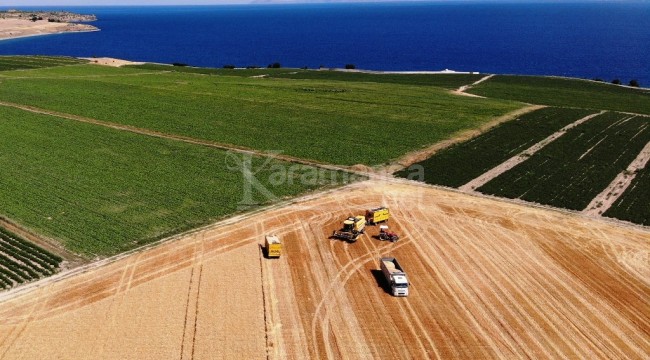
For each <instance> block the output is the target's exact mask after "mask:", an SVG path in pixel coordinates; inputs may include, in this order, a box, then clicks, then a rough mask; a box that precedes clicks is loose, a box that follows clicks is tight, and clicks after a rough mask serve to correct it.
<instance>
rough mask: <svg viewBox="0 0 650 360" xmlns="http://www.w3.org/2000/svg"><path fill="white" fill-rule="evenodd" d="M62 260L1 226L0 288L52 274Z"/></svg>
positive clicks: (10, 286)
mask: <svg viewBox="0 0 650 360" xmlns="http://www.w3.org/2000/svg"><path fill="white" fill-rule="evenodd" d="M62 261H63V259H62V258H60V257H59V256H57V255H54V254H52V253H50V252H48V251H47V250H45V249H43V248H41V247H38V246H36V245H34V244H32V243H30V242H28V241H25V240H23V239H22V238H20V237H19V236H17V235H16V234H13V233H11V232H9V231H6V230H4V229H2V228H0V290H4V289H9V288H12V287H14V286H16V285H19V284H22V283H24V282H28V281H32V280H38V279H40V278H42V277H45V276H49V275H52V274H54V273H55V272H57V271H58V269H59V265H61V262H62Z"/></svg>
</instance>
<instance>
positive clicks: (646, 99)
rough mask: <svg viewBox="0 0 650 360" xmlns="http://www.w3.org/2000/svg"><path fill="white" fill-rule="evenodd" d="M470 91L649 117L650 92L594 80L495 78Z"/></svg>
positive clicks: (489, 95) (517, 99)
mask: <svg viewBox="0 0 650 360" xmlns="http://www.w3.org/2000/svg"><path fill="white" fill-rule="evenodd" d="M469 92H471V93H472V94H476V95H481V96H486V97H490V98H495V99H508V100H516V101H522V102H527V103H531V104H540V105H550V106H570V107H581V108H589V109H602V110H614V111H622V112H632V113H639V114H650V90H648V89H634V88H627V87H623V86H617V85H612V84H606V83H599V82H595V81H587V80H578V79H563V78H552V77H535V76H495V77H493V78H491V79H490V80H488V81H485V82H482V83H480V84H478V85H477V86H475V87H473V88H472V89H471V90H470V91H469Z"/></svg>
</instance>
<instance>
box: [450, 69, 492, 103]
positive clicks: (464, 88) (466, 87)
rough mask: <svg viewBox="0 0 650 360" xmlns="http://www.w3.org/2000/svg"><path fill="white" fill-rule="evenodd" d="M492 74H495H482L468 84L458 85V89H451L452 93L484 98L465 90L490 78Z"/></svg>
mask: <svg viewBox="0 0 650 360" xmlns="http://www.w3.org/2000/svg"><path fill="white" fill-rule="evenodd" d="M494 76H495V74H490V75H487V76H484V77H482V78H480V79H478V80H476V81H474V82H473V83H471V84H469V85H463V86H461V87H459V88H458V89H456V90H454V91H452V93H454V94H456V95H465V96H472V97H479V98H484V96H480V95H475V94H468V93H466V91H467V90H470V89H471V88H473V87H474V86H476V85H478V84H480V83H482V82H485V81H488V80H490V79H491V78H493V77H494Z"/></svg>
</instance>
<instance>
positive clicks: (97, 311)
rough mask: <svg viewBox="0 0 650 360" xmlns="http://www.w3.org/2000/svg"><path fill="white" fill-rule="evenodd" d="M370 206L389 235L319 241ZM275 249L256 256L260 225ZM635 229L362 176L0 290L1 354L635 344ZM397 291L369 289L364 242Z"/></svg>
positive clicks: (578, 350) (421, 350)
mask: <svg viewBox="0 0 650 360" xmlns="http://www.w3.org/2000/svg"><path fill="white" fill-rule="evenodd" d="M381 204H384V205H386V206H388V207H390V209H391V212H392V213H393V218H392V219H391V220H390V221H389V226H390V227H391V228H392V229H393V230H394V231H396V232H397V233H399V234H400V235H401V239H400V241H398V242H397V243H388V242H381V241H379V240H376V239H374V238H372V237H371V235H374V234H376V233H377V232H378V231H377V228H375V227H370V228H369V229H368V232H367V234H365V235H363V236H362V237H361V238H360V239H359V240H358V241H357V242H356V243H354V244H347V243H344V242H341V241H338V240H331V239H328V236H329V235H330V234H331V232H332V231H333V230H334V229H336V228H337V227H338V226H339V225H340V222H341V220H342V219H343V218H345V217H347V216H349V215H353V214H358V213H361V211H362V210H363V209H365V208H368V207H373V206H377V205H381ZM268 233H276V234H278V235H279V236H280V237H281V238H282V240H283V246H284V248H283V252H284V253H283V256H282V257H281V258H280V259H277V260H268V259H264V258H260V248H259V244H261V243H262V242H263V236H264V235H265V234H268ZM648 254H650V232H648V231H645V230H643V229H635V228H630V227H622V226H618V225H615V224H611V223H608V222H605V221H600V220H595V219H594V220H592V219H588V218H586V217H585V216H581V215H578V214H576V215H567V214H564V213H560V212H555V211H549V210H546V209H536V208H530V207H526V206H522V205H518V204H513V203H508V202H501V201H497V200H492V199H486V198H480V197H474V196H470V195H466V194H462V193H457V192H449V191H444V190H438V189H434V188H430V187H424V186H418V185H408V184H404V183H398V182H390V181H388V182H385V181H378V180H373V181H366V182H363V183H358V184H354V185H352V186H349V187H347V188H345V189H342V190H341V191H338V192H333V193H329V194H324V195H323V196H321V197H320V198H316V199H311V200H307V201H304V202H302V203H298V204H293V205H289V206H286V207H282V208H275V209H271V210H268V211H265V212H263V213H260V214H258V215H255V216H254V217H253V218H250V219H245V220H243V221H242V222H240V223H235V224H230V225H221V226H216V227H212V228H207V229H205V230H203V231H200V232H196V233H193V234H191V235H189V236H187V237H185V238H181V239H179V240H177V241H174V242H168V243H164V244H162V245H160V246H158V247H155V248H152V249H149V250H146V251H143V252H139V253H136V254H133V255H130V256H128V257H125V258H123V259H120V260H118V261H116V262H113V263H110V264H107V265H106V266H103V267H98V268H95V269H92V270H90V271H88V272H85V273H83V274H80V275H78V276H74V277H69V278H67V279H64V280H62V281H59V282H51V283H45V284H44V285H43V286H41V287H37V288H34V289H32V290H30V291H26V292H22V293H20V294H18V295H17V296H16V297H14V298H10V299H7V300H4V301H3V302H1V303H0V318H1V319H3V321H2V322H1V323H0V358H3V359H4V358H6V359H33V358H75V359H80V358H88V359H115V358H138V359H146V358H151V359H160V358H175V359H192V358H196V359H218V358H259V359H263V358H270V359H284V358H287V359H305V358H344V359H347V358H355V359H357V358H359V359H378V358H395V357H397V358H416V359H422V358H437V359H479V358H507V359H510V358H583V359H597V358H602V359H605V358H638V359H642V358H648V356H649V355H650V256H648ZM385 255H392V256H396V257H397V258H398V259H399V260H400V262H401V263H402V265H403V266H404V267H405V269H406V271H407V273H408V275H409V277H410V280H411V283H412V287H411V295H410V296H409V297H407V298H394V297H392V296H390V295H389V294H388V293H387V291H386V290H385V289H384V287H385V284H384V283H383V280H382V277H381V273H379V272H378V271H377V269H378V258H379V257H380V256H385Z"/></svg>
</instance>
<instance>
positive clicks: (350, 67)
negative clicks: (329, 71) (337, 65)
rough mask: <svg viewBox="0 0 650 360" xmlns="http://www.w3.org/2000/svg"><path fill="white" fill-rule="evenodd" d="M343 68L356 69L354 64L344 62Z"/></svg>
mask: <svg viewBox="0 0 650 360" xmlns="http://www.w3.org/2000/svg"><path fill="white" fill-rule="evenodd" d="M345 68H346V69H348V70H353V69H356V68H357V67H356V66H355V65H354V64H345Z"/></svg>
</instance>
